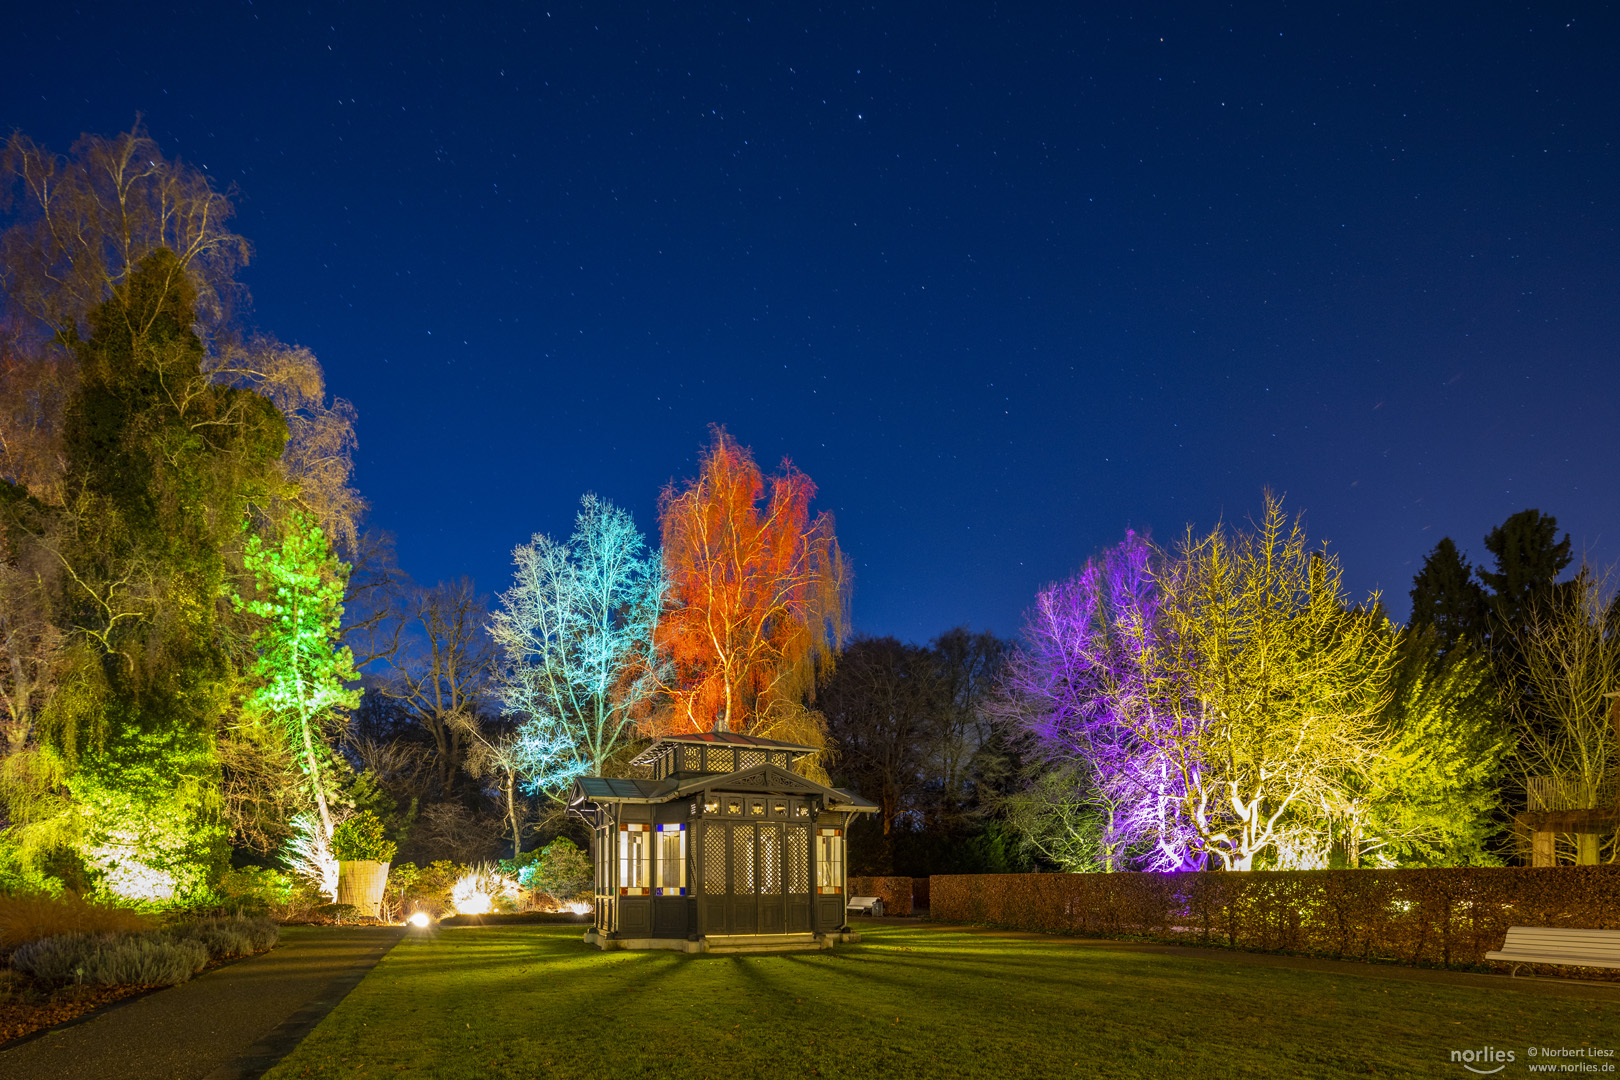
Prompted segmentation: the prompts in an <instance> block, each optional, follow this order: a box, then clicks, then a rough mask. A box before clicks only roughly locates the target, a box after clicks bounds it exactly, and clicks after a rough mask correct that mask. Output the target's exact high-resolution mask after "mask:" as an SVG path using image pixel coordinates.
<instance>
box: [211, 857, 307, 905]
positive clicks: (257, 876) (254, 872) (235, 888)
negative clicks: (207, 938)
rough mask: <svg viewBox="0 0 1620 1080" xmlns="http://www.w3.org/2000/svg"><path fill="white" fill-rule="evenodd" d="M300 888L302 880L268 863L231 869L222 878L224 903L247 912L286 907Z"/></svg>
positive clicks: (221, 894) (220, 886) (222, 898)
mask: <svg viewBox="0 0 1620 1080" xmlns="http://www.w3.org/2000/svg"><path fill="white" fill-rule="evenodd" d="M297 891H298V884H297V882H295V881H293V879H292V878H291V877H290V876H288V875H287V874H284V873H282V872H281V871H280V870H272V869H270V868H269V867H264V866H244V867H242V868H241V869H240V870H228V871H226V872H225V875H224V876H223V877H222V878H220V881H219V894H220V902H221V906H222V907H224V908H225V909H226V910H228V911H239V912H242V913H244V914H253V915H265V914H268V913H269V912H272V911H283V910H286V909H287V908H288V907H289V906H290V905H291V904H292V901H293V896H294V894H295V893H296V892H297Z"/></svg>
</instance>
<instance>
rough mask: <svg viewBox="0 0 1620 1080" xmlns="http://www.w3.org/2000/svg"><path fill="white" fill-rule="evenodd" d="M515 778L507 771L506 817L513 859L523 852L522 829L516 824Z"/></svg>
mask: <svg viewBox="0 0 1620 1080" xmlns="http://www.w3.org/2000/svg"><path fill="white" fill-rule="evenodd" d="M516 780H517V778H516V777H515V776H514V775H513V774H512V773H511V772H510V771H508V772H507V774H506V818H507V820H508V821H510V822H511V823H512V858H513V860H514V861H515V860H516V859H517V858H518V856H520V855H522V854H523V831H522V829H521V828H519V826H518V815H517V797H516V796H517V792H516V788H517V783H516Z"/></svg>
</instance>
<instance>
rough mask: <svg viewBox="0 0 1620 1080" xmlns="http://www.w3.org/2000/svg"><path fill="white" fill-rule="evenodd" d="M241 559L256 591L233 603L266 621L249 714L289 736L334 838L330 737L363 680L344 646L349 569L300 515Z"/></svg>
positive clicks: (254, 540)
mask: <svg viewBox="0 0 1620 1080" xmlns="http://www.w3.org/2000/svg"><path fill="white" fill-rule="evenodd" d="M242 561H243V565H244V566H245V567H246V569H247V570H248V572H249V573H251V574H253V576H254V580H255V583H256V585H257V591H256V594H255V596H254V598H252V599H244V598H242V597H240V596H238V597H236V598H235V600H236V603H237V605H238V606H239V607H240V608H242V609H244V610H246V611H248V612H251V613H252V614H254V615H257V616H259V617H260V618H261V619H262V620H263V622H262V623H261V624H260V626H259V628H258V630H257V632H256V634H255V645H256V646H257V657H256V658H255V659H254V661H253V663H252V665H251V667H250V668H249V671H250V672H251V674H253V675H254V676H256V677H257V678H258V679H259V680H260V685H259V686H258V688H257V689H255V690H254V691H253V693H252V694H251V695H250V696H249V697H248V700H247V712H248V714H249V715H250V716H251V717H253V718H255V719H258V720H261V721H268V722H271V723H274V724H276V725H279V726H280V728H281V729H282V731H283V732H284V734H285V736H286V738H287V742H288V746H289V749H290V750H291V752H292V754H293V756H294V758H295V759H296V760H297V761H298V763H299V766H300V768H301V769H302V771H303V773H304V776H305V780H306V782H307V784H308V788H309V794H310V796H311V797H312V799H313V800H314V802H315V806H316V809H317V810H318V811H319V812H320V818H321V825H322V828H323V829H324V830H325V833H326V836H327V837H328V838H330V837H331V835H332V829H333V823H332V812H331V808H330V806H329V804H328V799H327V785H328V782H329V777H328V776H327V774H328V773H329V772H330V768H329V766H328V762H329V760H330V757H331V747H330V743H329V742H328V732H329V731H330V730H331V729H332V728H333V727H334V726H336V725H337V724H339V723H340V722H341V719H342V715H343V710H347V709H352V708H354V707H355V706H356V705H358V704H359V703H360V691H359V690H357V689H349V687H348V685H347V684H349V683H353V682H355V681H356V680H358V679H359V674H358V673H357V672H356V671H355V669H354V656H353V655H352V654H351V653H350V652H349V649H348V647H347V646H345V645H344V644H342V641H341V625H342V621H343V589H344V585H345V583H346V582H347V579H348V573H349V567H348V564H346V563H344V562H341V561H339V559H338V558H337V557H336V556H335V555H333V554H332V550H331V548H330V547H329V546H328V545H327V542H326V535H325V534H324V533H323V532H322V531H321V528H320V527H319V526H318V525H316V524H315V522H314V520H313V519H312V518H311V517H309V516H307V515H305V514H302V513H294V514H292V515H291V516H290V517H289V519H288V521H287V522H286V524H285V527H284V528H283V530H282V538H281V543H280V545H279V546H277V547H270V546H268V545H266V544H265V543H264V542H263V541H262V540H261V539H260V538H259V537H258V536H253V537H250V538H249V539H248V543H247V551H246V552H245V554H244V555H243V560H242Z"/></svg>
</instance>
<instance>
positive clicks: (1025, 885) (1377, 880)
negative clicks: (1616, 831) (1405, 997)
mask: <svg viewBox="0 0 1620 1080" xmlns="http://www.w3.org/2000/svg"><path fill="white" fill-rule="evenodd" d="M930 886H931V891H932V904H931V915H932V917H933V918H935V919H938V920H941V921H945V922H967V923H980V924H985V925H990V926H999V927H1007V928H1012V929H1019V930H1037V931H1043V932H1046V933H1055V934H1076V935H1082V936H1100V937H1110V936H1121V935H1122V936H1130V937H1144V938H1151V939H1155V940H1160V941H1173V942H1178V943H1181V944H1205V945H1208V944H1215V945H1227V946H1232V947H1236V948H1243V949H1259V950H1266V951H1284V952H1301V953H1312V954H1316V955H1322V956H1332V957H1338V958H1350V959H1361V960H1393V961H1397V962H1400V963H1404V964H1420V965H1443V966H1449V967H1474V966H1478V965H1485V964H1491V963H1493V962H1492V961H1487V960H1486V959H1485V954H1486V953H1487V952H1490V951H1492V950H1495V949H1500V948H1501V947H1502V939H1503V937H1504V936H1505V934H1506V932H1507V928H1508V927H1510V926H1559V927H1586V928H1588V929H1594V930H1620V866H1612V865H1611V866H1563V867H1544V868H1535V869H1531V868H1495V867H1489V868H1487V867H1457V868H1446V869H1421V870H1419V869H1413V870H1277V871H1250V872H1247V873H1222V872H1211V871H1199V872H1193V873H1182V874H1141V873H1119V874H951V875H936V876H935V877H933V878H931V879H930ZM1499 966H1504V965H1499ZM1504 967H1505V966H1504ZM1549 970H1551V971H1557V970H1560V969H1557V968H1552V969H1549ZM1566 973H1567V972H1566ZM1609 977H1611V978H1612V977H1617V976H1615V975H1613V974H1611V975H1610V976H1609Z"/></svg>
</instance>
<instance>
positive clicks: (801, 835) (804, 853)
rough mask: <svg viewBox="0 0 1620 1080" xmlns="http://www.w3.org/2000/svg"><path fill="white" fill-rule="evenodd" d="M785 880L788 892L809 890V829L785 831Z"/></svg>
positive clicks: (805, 891)
mask: <svg viewBox="0 0 1620 1080" xmlns="http://www.w3.org/2000/svg"><path fill="white" fill-rule="evenodd" d="M787 880H788V892H790V893H807V892H809V891H810V830H809V829H789V830H788V831H787Z"/></svg>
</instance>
